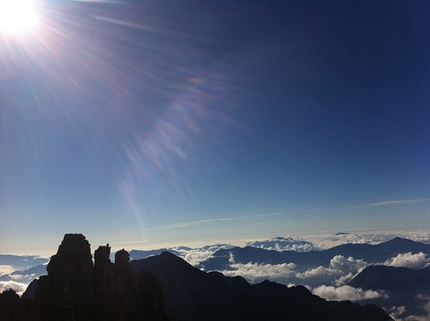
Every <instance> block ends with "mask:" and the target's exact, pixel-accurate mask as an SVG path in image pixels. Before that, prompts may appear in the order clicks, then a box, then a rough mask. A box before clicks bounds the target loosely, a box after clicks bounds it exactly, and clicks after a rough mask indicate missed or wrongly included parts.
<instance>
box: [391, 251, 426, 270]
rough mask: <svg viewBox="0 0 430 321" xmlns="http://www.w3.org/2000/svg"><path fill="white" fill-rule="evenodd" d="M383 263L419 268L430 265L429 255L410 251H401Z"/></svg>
mask: <svg viewBox="0 0 430 321" xmlns="http://www.w3.org/2000/svg"><path fill="white" fill-rule="evenodd" d="M384 265H388V266H396V267H406V268H410V269H421V268H424V267H426V266H429V265H430V257H428V256H427V255H426V254H424V253H423V252H420V253H417V254H412V252H407V253H401V254H398V255H397V256H396V257H393V258H391V259H389V260H387V261H386V262H385V263H384Z"/></svg>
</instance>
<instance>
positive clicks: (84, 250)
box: [28, 234, 166, 321]
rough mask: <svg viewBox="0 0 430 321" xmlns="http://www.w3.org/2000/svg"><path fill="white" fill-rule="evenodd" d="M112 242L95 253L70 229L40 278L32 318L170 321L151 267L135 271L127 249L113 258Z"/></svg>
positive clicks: (45, 320) (31, 307)
mask: <svg viewBox="0 0 430 321" xmlns="http://www.w3.org/2000/svg"><path fill="white" fill-rule="evenodd" d="M109 256H110V247H109V245H106V246H100V247H99V248H98V249H97V250H96V251H95V253H94V258H95V260H94V261H95V262H94V266H93V262H92V257H91V251H90V244H89V243H88V241H87V240H86V239H85V237H84V236H83V235H82V234H66V235H65V237H64V239H63V242H62V243H61V245H60V246H59V248H58V252H57V254H56V255H54V256H52V257H51V261H50V262H49V264H48V268H47V270H48V275H47V276H42V277H40V278H39V282H38V287H37V290H36V293H35V296H34V300H33V302H32V303H31V306H30V310H29V315H28V319H29V320H33V321H39V320H44V321H51V320H52V321H54V320H65V321H69V320H70V321H75V320H76V321H78V320H79V321H92V320H103V321H106V320H107V321H109V320H112V321H113V320H115V321H126V320H127V321H128V320H130V321H131V320H133V321H134V320H136V321H138V320H145V321H146V320H157V321H158V320H160V321H162V320H166V315H165V312H164V296H163V292H162V289H161V286H160V284H159V283H158V281H157V279H156V277H155V276H154V275H153V274H152V273H150V272H145V273H142V272H133V270H132V269H131V267H130V263H129V254H128V252H127V251H125V250H121V251H118V252H117V253H116V255H115V264H113V263H112V262H111V261H110V259H109Z"/></svg>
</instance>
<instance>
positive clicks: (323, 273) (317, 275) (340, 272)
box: [296, 255, 368, 286]
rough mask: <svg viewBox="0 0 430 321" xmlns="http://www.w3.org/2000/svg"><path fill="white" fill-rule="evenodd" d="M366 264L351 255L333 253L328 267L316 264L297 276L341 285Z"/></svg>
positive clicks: (311, 280)
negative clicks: (346, 256)
mask: <svg viewBox="0 0 430 321" xmlns="http://www.w3.org/2000/svg"><path fill="white" fill-rule="evenodd" d="M367 265H368V264H367V263H366V262H365V261H363V260H361V259H359V260H356V259H354V258H353V257H351V256H350V257H348V258H345V257H344V256H343V255H335V256H334V257H333V258H332V259H331V260H330V264H329V266H328V267H323V266H318V267H316V268H313V269H310V270H307V271H305V272H302V273H297V275H296V276H297V277H298V278H300V279H304V280H305V281H304V282H307V283H316V282H318V283H320V284H336V285H337V286H340V285H343V284H345V283H346V282H348V281H349V280H351V279H352V278H353V277H354V276H355V275H356V274H357V273H359V272H361V271H362V270H363V269H364V268H365V267H366V266H367Z"/></svg>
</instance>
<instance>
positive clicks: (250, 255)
mask: <svg viewBox="0 0 430 321" xmlns="http://www.w3.org/2000/svg"><path fill="white" fill-rule="evenodd" d="M406 252H411V253H412V254H415V253H420V252H423V253H424V254H427V255H430V245H428V244H423V243H419V242H415V241H411V240H408V239H404V238H400V237H396V238H394V239H392V240H390V241H387V242H384V243H380V244H376V245H371V244H343V245H339V246H335V247H332V248H330V249H327V250H321V251H309V252H296V251H272V250H265V249H260V248H255V247H250V246H247V247H234V248H232V249H221V250H219V251H217V252H215V253H214V254H213V256H212V257H211V258H209V259H207V260H205V261H202V262H200V264H199V265H198V266H197V267H198V268H200V269H204V270H205V271H216V270H219V271H221V270H228V269H231V262H230V260H231V256H233V257H234V262H235V263H241V264H247V263H261V264H282V263H291V262H293V263H295V264H297V266H298V268H299V269H301V270H304V269H309V268H313V267H317V266H328V265H329V263H330V260H331V259H332V258H333V257H334V256H336V255H343V256H344V257H349V256H352V257H353V258H354V259H362V260H364V261H366V262H368V263H380V262H385V261H386V260H388V259H390V258H392V257H393V256H396V255H398V254H402V253H406Z"/></svg>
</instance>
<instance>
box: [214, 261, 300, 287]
mask: <svg viewBox="0 0 430 321" xmlns="http://www.w3.org/2000/svg"><path fill="white" fill-rule="evenodd" d="M230 264H231V265H230V266H231V268H232V270H225V271H221V272H222V273H223V274H224V275H226V276H242V277H244V278H245V279H246V280H247V281H248V282H250V283H258V282H262V281H264V280H266V279H269V280H271V281H276V282H279V283H283V284H285V279H286V278H288V277H291V278H294V276H295V274H296V272H295V271H294V269H295V268H296V264H294V263H283V264H260V263H246V264H240V263H235V262H234V257H233V255H230Z"/></svg>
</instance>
